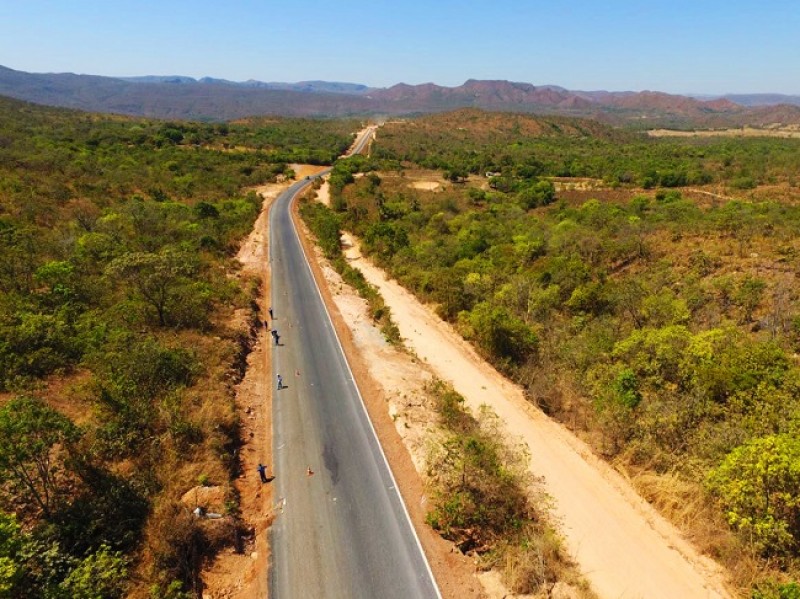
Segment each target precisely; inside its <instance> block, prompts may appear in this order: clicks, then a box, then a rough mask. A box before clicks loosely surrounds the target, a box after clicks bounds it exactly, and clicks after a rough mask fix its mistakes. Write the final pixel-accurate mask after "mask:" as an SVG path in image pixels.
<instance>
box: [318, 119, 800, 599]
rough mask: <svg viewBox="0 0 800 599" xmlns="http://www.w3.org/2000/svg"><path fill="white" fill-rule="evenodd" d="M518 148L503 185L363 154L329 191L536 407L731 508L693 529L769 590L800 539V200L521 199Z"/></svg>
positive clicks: (372, 247)
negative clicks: (425, 179)
mask: <svg viewBox="0 0 800 599" xmlns="http://www.w3.org/2000/svg"><path fill="white" fill-rule="evenodd" d="M398 127H400V126H399V125H398ZM408 128H409V129H413V126H409V127H408ZM398 130H403V129H398ZM449 134H450V133H446V132H445V133H442V135H443V136H447V135H449ZM453 135H455V134H453ZM498 135H499V134H498ZM385 137H386V136H385V135H383V134H382V135H379V138H378V145H377V150H376V151H377V153H378V154H380V152H381V148H382V145H381V144H382V143H384V142H383V141H382V140H384V139H385ZM529 142H530V140H528V139H524V140H523V141H522V142H521V144H522V145H525V144H528V143H529ZM390 143H395V142H390ZM530 143H535V142H530ZM430 145H431V147H435V146H434V145H433V142H431V143H430ZM476 145H477V144H476ZM779 145H780V144H779ZM779 145H777V146H775V147H779ZM787 147H789V146H788V145H787ZM792 147H793V148H795V149H800V144H797V143H796V142H795V143H794V145H793V146H792ZM605 151H606V150H603V149H602V148H601V149H600V150H598V154H602V153H604V152H605ZM686 151H692V145H691V144H690V145H689V146H688V149H687V150H686ZM479 153H480V151H479ZM388 154H390V155H395V154H394V152H388ZM651 157H652V156H651ZM742 159H743V160H744V159H745V158H744V157H743V158H742ZM515 160H516V159H515V158H513V157H512V160H511V162H510V164H509V165H507V166H508V168H507V169H506V170H505V171H504V172H505V173H508V178H509V181H510V183H511V184H510V185H508V186H507V187H505V188H502V187H500V186H497V185H496V184H495V182H494V181H492V177H490V178H488V179H476V180H473V181H471V182H469V183H466V184H462V183H455V184H452V185H445V187H444V190H443V191H441V192H438V193H436V192H428V191H423V190H420V189H417V188H414V187H413V186H412V185H410V183H409V181H408V179H407V177H406V175H405V174H404V173H403V172H392V171H381V172H374V171H373V172H370V173H369V174H367V175H365V176H363V177H360V178H351V182H350V183H347V184H346V185H344V186H343V188H342V191H341V192H340V193H339V195H338V197H337V198H334V204H333V205H334V206H335V207H336V208H337V210H338V213H339V215H340V218H341V219H342V226H343V227H344V228H346V229H349V230H352V231H354V232H355V233H356V234H357V235H358V236H359V237H360V238H361V240H362V249H363V250H364V251H365V252H368V253H369V254H370V255H371V256H372V257H373V258H374V259H375V260H376V261H377V262H378V263H379V264H381V265H382V266H384V267H385V268H387V269H388V270H389V271H390V273H391V274H392V275H393V276H394V277H396V278H397V279H398V280H399V281H400V282H401V283H403V284H404V285H405V286H406V287H408V288H409V289H411V290H412V291H414V292H415V293H416V294H417V295H418V296H419V297H420V298H422V299H423V300H425V301H428V302H431V303H433V304H435V306H436V307H437V310H438V311H439V313H440V314H441V315H442V316H443V317H444V318H446V319H448V320H449V321H451V322H453V323H454V324H455V325H456V326H457V327H458V329H459V330H460V331H461V333H462V334H463V335H464V337H465V338H467V339H468V340H471V341H472V342H473V343H474V344H475V345H476V346H477V347H478V349H479V350H480V351H481V352H483V353H484V355H485V356H486V357H487V358H489V359H490V360H492V361H493V362H494V363H495V364H496V365H498V366H499V367H500V368H501V369H503V370H504V371H505V372H506V373H508V374H509V375H510V376H512V377H513V378H515V379H516V380H518V381H519V382H521V383H522V384H523V385H525V386H526V388H527V389H528V391H529V393H530V395H531V397H532V399H533V400H534V401H536V402H537V403H538V404H539V405H540V406H541V407H542V408H543V409H545V410H546V411H548V412H549V413H551V414H553V415H554V416H556V417H559V418H561V419H563V420H564V421H566V422H568V423H570V424H571V425H572V426H574V427H576V428H578V429H580V430H584V431H586V432H587V435H588V438H589V439H591V440H593V442H594V443H595V445H596V447H597V449H598V451H600V452H602V453H604V454H605V455H606V456H607V457H609V459H614V460H616V461H617V462H618V463H620V464H624V465H627V467H629V468H631V471H632V472H650V473H652V474H654V475H655V479H656V480H658V479H659V477H662V479H663V480H671V479H673V478H674V479H675V480H680V481H681V485H684V486H686V485H688V488H689V489H691V491H690V493H691V494H692V495H693V497H700V498H701V499H703V501H702V502H701V503H703V504H704V506H705V507H703V508H702V510H701V512H702V514H704V517H705V518H711V520H712V521H716V520H719V521H720V522H723V521H727V523H728V524H729V525H730V527H731V529H732V530H733V531H735V532H736V533H738V536H737V537H733V536H731V535H728V536H726V535H724V534H722V533H720V532H719V530H717V532H716V533H715V534H714V535H708V536H709V538H708V539H698V542H700V544H701V545H702V546H704V548H705V549H706V550H707V551H709V552H711V553H713V554H715V555H717V556H718V557H719V558H720V559H723V560H728V562H727V563H728V565H729V566H731V568H732V569H733V570H734V571H735V573H736V574H737V576H739V580H740V581H741V582H742V584H747V583H748V582H749V581H751V580H752V579H753V577H756V578H758V577H759V576H760V577H761V578H760V579H759V580H761V582H760V583H758V584H759V585H761V586H759V587H758V588H761V589H766V588H773V587H774V588H779V582H776V583H775V585H778V586H774V585H773V587H770V586H769V583H768V582H764V580H765V579H764V577H775V580H778V581H779V580H780V579H781V577H782V576H784V575H783V574H781V573H780V572H781V571H783V572H788V573H794V576H796V575H797V571H798V556H800V491H799V490H798V489H800V486H798V480H800V479H798V472H800V454H799V453H798V448H797V441H796V439H797V438H799V437H800V386H799V385H800V368H799V367H798V364H797V359H796V353H797V351H798V349H800V291H799V290H798V285H797V279H796V272H797V259H798V258H797V257H798V255H800V254H799V252H800V245H798V239H800V235H799V234H800V208H797V207H795V206H792V205H786V204H782V203H779V202H774V201H765V202H743V201H729V202H716V203H712V204H708V205H703V206H701V205H699V204H697V203H695V202H693V201H691V200H688V199H686V198H684V197H682V195H681V194H680V192H678V191H676V190H670V191H666V190H660V191H658V192H657V193H653V192H649V193H647V192H642V191H639V192H632V193H631V194H629V197H628V199H627V200H624V201H620V202H599V201H597V200H589V201H585V202H579V203H578V202H576V203H568V202H565V201H559V200H558V198H557V197H555V198H553V195H552V194H551V193H550V192H548V193H546V194H544V196H543V198H542V199H541V200H537V201H536V202H533V203H532V204H531V203H529V202H527V201H526V200H525V198H523V197H520V191H519V185H525V186H530V187H535V186H536V185H538V184H539V183H541V182H542V181H543V180H542V179H538V178H536V177H535V176H532V177H527V176H525V175H526V174H525V173H521V172H520V170H519V166H520V165H519V163H517V162H516V161H515ZM770 160H771V159H770V158H769V155H768V156H767V157H766V158H765V159H764V163H765V164H766V165H767V168H768V169H769V168H772V166H773V165H772V163H771V162H770ZM423 162H424V161H423ZM351 166H352V165H351ZM375 166H376V165H374V164H372V165H370V164H365V163H362V164H360V165H359V168H363V169H364V170H370V169H371V168H374V167H375ZM340 168H342V169H344V170H348V169H349V168H350V167H348V166H346V165H345V166H342V167H340ZM439 168H441V165H439ZM780 168H783V167H780ZM503 176H505V175H503ZM543 187H544V186H543ZM651 490H652V489H651ZM651 490H647V491H648V494H649V491H651ZM684 499H686V498H684ZM654 501H658V499H657V498H654ZM663 503H667V502H666V501H665V502H663ZM685 503H687V504H688V503H691V502H689V501H686V502H685ZM715 511H716V514H717V516H715V515H714V512H715ZM709 514H710V515H709ZM687 518H688V519H690V520H692V519H694V521H695V522H696V523H697V522H699V519H698V518H697V517H696V515H695V516H692V517H688V516H687ZM722 525H723V526H724V524H722ZM709 526H711V527H712V528H713V527H714V526H716V525H715V524H714V523H713V522H711V524H709ZM749 555H753V556H756V558H757V561H758V560H760V561H758V564H760V565H753V564H754V562H753V561H752V560H750V559H749V558H747V557H746V556H749ZM758 568H761V569H762V574H759V575H756V574H754V570H755V569H758ZM770 568H776V569H775V570H770ZM737 569H738V570H737ZM764 569H766V570H764ZM767 571H769V572H771V574H764V573H763V572H767ZM786 588H789V587H786ZM759 592H761V591H759ZM764 592H766V591H764ZM775 592H776V593H777V591H775ZM764 596H767V595H764ZM776 596H777V595H776Z"/></svg>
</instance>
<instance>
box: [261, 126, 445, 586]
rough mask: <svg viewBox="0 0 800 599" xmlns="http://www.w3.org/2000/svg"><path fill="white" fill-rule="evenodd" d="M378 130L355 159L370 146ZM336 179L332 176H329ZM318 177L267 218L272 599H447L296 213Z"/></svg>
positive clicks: (297, 189) (291, 190)
mask: <svg viewBox="0 0 800 599" xmlns="http://www.w3.org/2000/svg"><path fill="white" fill-rule="evenodd" d="M370 136H371V132H370V133H368V134H366V135H364V136H363V138H362V139H361V140H360V145H359V144H357V145H356V147H355V148H354V149H353V152H354V153H355V152H358V151H360V150H361V148H362V147H363V145H364V144H366V142H367V141H368V140H369V138H370ZM326 172H327V171H326ZM310 183H311V182H310V181H308V180H304V181H300V182H298V183H295V184H294V185H292V187H290V188H289V189H288V190H287V191H286V192H285V193H283V194H282V195H281V196H280V197H279V198H278V199H277V200H276V202H275V204H274V206H273V207H272V210H271V212H270V261H271V269H272V309H273V314H274V320H273V322H272V326H273V328H274V329H277V331H278V334H279V336H280V345H278V346H277V347H273V354H272V355H273V359H272V368H273V372H272V375H273V381H275V383H274V384H275V387H274V388H276V387H277V375H278V374H280V375H281V376H282V378H283V384H284V385H285V388H284V389H281V390H277V391H275V392H274V394H273V398H274V399H273V452H274V459H273V463H274V467H275V472H274V474H275V477H276V478H275V481H274V483H273V484H275V493H274V497H275V498H276V502H277V503H278V504H279V505H280V506H281V507H279V508H278V509H277V510H276V512H275V513H276V516H277V517H276V520H275V523H274V524H273V525H272V528H271V530H270V548H271V552H272V553H271V564H270V573H269V589H270V597H271V598H272V599H289V598H297V599H311V598H313V599H323V598H342V599H354V598H361V597H363V598H378V597H380V598H387V599H388V598H392V597H397V598H398V599H399V598H403V599H407V598H415V597H420V598H429V597H430V598H441V595H440V593H439V590H438V588H437V586H436V583H435V581H434V579H433V575H432V573H431V570H430V567H429V565H428V562H427V561H426V558H425V555H424V553H423V551H422V548H421V546H420V543H419V540H418V538H417V536H416V534H415V532H414V529H413V526H412V524H411V521H410V519H409V516H408V512H407V511H406V508H405V506H404V504H403V502H402V499H401V497H400V494H399V492H398V490H397V486H396V482H395V480H394V477H393V476H392V473H391V470H390V469H389V465H388V463H387V462H386V458H385V456H384V454H383V451H382V449H381V447H380V444H379V443H378V440H377V438H376V436H375V431H374V429H373V427H372V424H371V423H370V421H369V418H368V416H367V413H366V410H365V407H364V404H363V401H362V399H361V396H360V395H359V391H358V389H357V387H356V385H355V383H354V381H353V374H352V372H351V371H350V368H349V366H348V364H347V362H346V360H345V357H344V353H343V351H342V348H341V345H340V344H339V341H338V339H337V337H336V333H335V331H334V329H333V325H332V323H331V320H330V317H329V315H328V312H327V310H326V308H325V305H324V303H323V301H322V297H321V295H320V292H319V290H318V289H317V286H316V283H315V281H314V278H313V275H312V273H311V269H310V267H309V265H308V262H307V261H306V257H305V255H304V253H303V249H302V247H301V244H300V241H299V238H298V234H297V231H296V229H295V227H294V224H293V222H292V220H291V216H290V206H291V203H292V201H293V200H294V198H295V197H296V196H297V195H298V194H299V193H300V192H302V191H303V190H304V189H305V188H306V187H307V186H308V185H310Z"/></svg>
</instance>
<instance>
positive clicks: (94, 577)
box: [59, 545, 128, 599]
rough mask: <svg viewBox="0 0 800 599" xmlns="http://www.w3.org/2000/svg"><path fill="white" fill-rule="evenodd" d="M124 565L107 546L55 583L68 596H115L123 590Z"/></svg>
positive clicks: (78, 598) (114, 598) (80, 598)
mask: <svg viewBox="0 0 800 599" xmlns="http://www.w3.org/2000/svg"><path fill="white" fill-rule="evenodd" d="M127 577H128V568H127V565H126V563H125V559H124V558H123V557H122V554H121V553H119V552H115V551H111V550H110V549H109V548H108V546H107V545H103V546H101V547H100V548H99V549H98V550H97V551H96V552H94V553H92V554H91V555H88V556H87V557H86V558H84V559H83V561H81V562H80V563H79V564H78V565H77V566H76V567H75V568H74V569H73V570H72V572H70V573H69V575H68V576H67V577H66V578H65V579H64V581H63V582H62V583H61V584H60V585H59V586H60V589H61V590H62V592H63V593H64V594H65V596H66V597H70V599H119V598H120V597H122V596H123V595H124V593H125V588H126V584H125V580H126V579H127Z"/></svg>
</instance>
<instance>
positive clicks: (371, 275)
mask: <svg viewBox="0 0 800 599" xmlns="http://www.w3.org/2000/svg"><path fill="white" fill-rule="evenodd" d="M345 244H346V245H347V246H349V247H348V248H347V250H346V255H347V257H348V259H349V260H350V261H351V262H352V264H353V266H355V267H357V268H358V269H359V270H361V272H362V273H363V274H364V276H365V277H366V279H367V280H368V281H369V282H370V283H372V284H373V285H375V286H376V287H378V289H379V290H380V292H381V294H382V295H383V298H384V300H385V301H386V304H387V305H388V306H389V307H390V308H391V311H392V317H393V319H394V321H395V322H396V323H397V326H398V327H399V328H400V333H401V335H402V336H403V338H404V340H405V343H406V344H407V346H408V347H409V348H410V349H412V350H413V351H414V352H415V353H416V354H417V355H418V356H419V357H420V358H421V359H423V360H424V361H426V362H427V363H428V364H429V365H430V367H431V368H432V369H433V371H434V372H435V373H436V374H437V376H439V377H440V378H442V379H443V380H446V381H448V382H450V383H451V384H452V385H453V386H454V387H455V389H456V390H457V391H458V392H459V393H461V394H462V395H463V396H464V398H465V400H466V403H467V405H468V406H469V407H470V408H471V409H472V410H477V409H478V408H479V407H480V406H481V405H483V404H486V405H488V406H490V407H491V408H492V409H493V410H494V411H495V412H496V413H497V414H498V416H499V417H500V418H501V419H502V420H503V421H504V422H505V426H506V427H507V431H508V433H509V434H510V435H512V436H514V437H516V438H518V439H519V440H520V441H522V442H524V443H525V445H526V446H527V448H528V451H529V453H530V466H529V468H530V471H531V473H532V474H533V475H534V476H535V477H537V478H539V479H541V480H542V482H543V485H544V490H545V491H546V492H547V493H548V495H550V497H551V498H552V504H553V505H552V513H553V515H554V517H555V519H556V525H557V526H558V528H559V529H560V531H561V533H562V534H563V536H564V541H565V545H566V548H567V550H568V551H569V553H570V554H571V555H572V557H573V558H574V559H575V561H576V562H577V564H578V565H579V567H580V569H581V571H582V573H583V574H584V576H586V578H587V580H588V581H589V583H590V584H591V586H592V588H593V589H594V591H595V592H596V593H597V594H598V595H599V596H600V597H602V598H603V599H606V598H607V599H611V598H614V599H618V598H624V599H639V598H642V599H660V598H663V599H708V598H727V597H730V596H731V595H730V594H729V592H728V591H727V590H726V585H725V581H724V580H725V579H724V575H723V573H722V570H721V568H720V567H719V566H718V565H717V564H716V563H715V562H713V561H712V560H710V559H708V558H706V557H704V556H702V555H700V554H699V553H698V552H697V551H696V550H695V549H694V548H693V547H692V546H691V545H690V544H689V543H688V542H686V541H685V540H684V539H682V538H681V536H680V533H679V532H678V531H677V530H676V529H675V528H674V527H673V526H672V525H671V524H669V523H668V522H667V521H666V520H665V519H664V518H662V517H661V516H660V515H659V514H658V513H657V512H656V511H655V510H654V509H653V508H652V507H651V506H650V505H649V504H648V503H647V502H645V501H644V500H643V499H641V498H640V497H639V496H638V495H637V494H636V492H635V491H634V490H633V489H632V488H631V487H630V485H629V484H628V483H627V482H626V481H625V480H624V479H623V478H622V477H621V476H620V475H619V474H618V473H617V472H615V471H614V470H613V469H612V468H610V467H609V466H608V465H607V464H605V463H604V462H602V461H601V460H599V459H598V458H596V457H595V456H594V455H593V454H592V452H591V451H590V449H589V448H588V447H587V446H586V445H585V444H584V443H582V442H581V441H580V440H579V439H577V438H576V437H575V436H574V435H573V434H572V433H570V432H569V431H568V430H566V429H565V428H564V427H562V426H561V425H559V424H557V423H555V422H554V421H552V420H550V419H549V418H548V417H547V416H545V415H544V414H543V413H542V412H541V411H540V410H538V409H537V408H535V407H534V406H533V405H531V404H530V403H529V402H527V401H526V400H525V398H524V397H523V394H522V389H521V388H519V387H518V386H516V385H514V384H512V383H510V382H509V381H508V380H506V379H505V378H504V377H503V376H502V375H500V374H499V373H498V372H497V371H496V370H494V369H493V368H492V367H491V366H490V365H489V364H487V363H486V362H485V361H484V360H482V359H481V358H480V357H479V356H478V355H477V354H476V352H475V351H474V350H473V349H472V347H471V346H470V345H469V344H468V343H466V342H465V341H464V340H463V339H462V338H461V337H460V336H459V335H458V334H457V333H456V332H455V331H454V330H453V329H452V328H451V327H450V326H449V325H448V324H447V323H444V322H443V321H442V320H441V319H439V318H438V317H437V316H436V315H435V314H434V313H433V311H432V310H430V309H429V308H427V307H426V306H424V305H422V304H421V303H420V302H419V301H418V300H417V299H416V298H415V297H414V296H413V295H412V294H411V293H410V292H408V291H407V290H405V289H404V288H403V287H401V286H400V285H399V284H397V283H396V282H394V281H390V280H388V279H387V277H386V275H385V274H384V272H383V271H382V270H381V269H379V268H377V267H375V266H374V265H373V264H372V263H371V262H370V261H369V260H366V259H364V258H362V257H361V255H360V253H359V251H358V247H357V244H356V242H355V240H353V238H352V237H349V236H347V235H346V236H345Z"/></svg>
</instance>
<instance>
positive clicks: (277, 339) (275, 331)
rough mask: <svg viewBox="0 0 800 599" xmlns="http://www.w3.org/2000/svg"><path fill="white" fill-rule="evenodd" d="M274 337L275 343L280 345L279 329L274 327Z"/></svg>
mask: <svg viewBox="0 0 800 599" xmlns="http://www.w3.org/2000/svg"><path fill="white" fill-rule="evenodd" d="M272 338H273V339H274V340H275V345H280V339H281V336H280V335H279V334H278V329H272Z"/></svg>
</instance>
